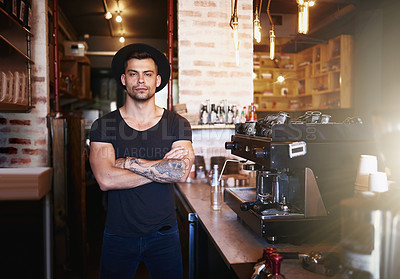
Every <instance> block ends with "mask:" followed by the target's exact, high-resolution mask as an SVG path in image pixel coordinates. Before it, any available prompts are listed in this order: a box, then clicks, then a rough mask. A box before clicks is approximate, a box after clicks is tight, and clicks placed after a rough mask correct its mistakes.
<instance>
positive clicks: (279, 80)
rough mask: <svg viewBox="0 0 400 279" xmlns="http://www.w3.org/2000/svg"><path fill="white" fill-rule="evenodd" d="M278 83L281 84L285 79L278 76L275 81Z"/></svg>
mask: <svg viewBox="0 0 400 279" xmlns="http://www.w3.org/2000/svg"><path fill="white" fill-rule="evenodd" d="M276 80H277V81H278V82H280V83H282V82H284V81H285V77H284V76H282V75H279V76H278V78H277V79H276Z"/></svg>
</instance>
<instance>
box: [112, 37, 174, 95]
mask: <svg viewBox="0 0 400 279" xmlns="http://www.w3.org/2000/svg"><path fill="white" fill-rule="evenodd" d="M136 51H140V52H147V53H148V54H150V56H151V57H152V58H153V60H154V62H156V64H157V68H158V74H159V75H160V76H161V84H160V86H158V87H157V88H156V92H158V91H160V90H161V89H163V88H164V87H165V85H167V83H168V80H169V77H170V75H171V68H170V66H169V61H168V59H167V57H165V55H164V54H163V53H162V52H161V51H159V50H158V49H156V48H154V47H152V46H149V45H146V44H130V45H127V46H124V47H123V48H121V49H120V50H119V51H118V52H117V53H116V54H115V55H114V58H113V60H112V63H111V69H112V74H113V76H114V78H115V79H116V80H117V83H119V84H120V85H121V86H122V87H124V86H123V85H122V83H121V75H122V74H124V73H125V68H124V64H125V61H126V60H127V59H128V57H129V56H130V55H131V54H132V53H133V52H136Z"/></svg>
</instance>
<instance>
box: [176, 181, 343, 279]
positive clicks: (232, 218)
mask: <svg viewBox="0 0 400 279" xmlns="http://www.w3.org/2000/svg"><path fill="white" fill-rule="evenodd" d="M209 187H210V186H209V185H207V184H195V183H192V184H191V183H178V184H177V186H176V188H177V190H178V191H180V193H181V194H182V196H183V198H185V199H186V203H187V204H188V205H189V206H190V207H191V209H192V210H193V211H194V212H195V213H197V215H198V218H199V221H200V223H201V225H202V227H203V228H204V229H205V231H206V232H207V234H208V235H209V237H210V239H211V241H212V242H213V243H214V245H215V246H216V248H217V250H218V251H219V253H220V255H221V257H222V258H223V260H224V261H225V263H226V264H227V265H228V266H229V267H230V268H232V269H233V270H234V271H235V273H236V275H237V276H238V278H250V277H251V274H252V273H253V266H254V264H255V263H256V262H257V261H258V259H260V258H261V256H262V252H263V248H264V247H275V248H276V249H277V250H278V251H281V252H284V251H285V252H300V253H309V252H312V251H324V252H332V251H338V250H339V246H340V243H336V244H332V243H314V244H307V245H305V244H303V245H301V246H297V245H291V244H283V243H282V244H275V245H272V244H269V243H268V242H267V241H266V240H265V239H263V238H260V237H259V236H257V235H256V234H255V232H253V231H252V230H251V229H250V228H249V227H247V226H246V225H245V224H244V223H242V222H241V221H240V220H239V219H238V218H237V215H236V213H235V212H233V211H232V210H231V209H230V208H229V207H228V206H227V205H226V204H223V206H222V210H221V211H212V210H211V208H210V200H209V192H210V188H209ZM281 272H282V274H284V275H285V277H286V278H287V279H290V278H296V279H302V278H304V279H305V278H307V279H308V278H316V279H318V278H327V277H326V276H323V275H319V274H316V273H312V272H310V271H308V270H305V269H303V268H302V266H301V263H300V261H299V260H287V259H285V260H284V262H283V265H282V268H281Z"/></svg>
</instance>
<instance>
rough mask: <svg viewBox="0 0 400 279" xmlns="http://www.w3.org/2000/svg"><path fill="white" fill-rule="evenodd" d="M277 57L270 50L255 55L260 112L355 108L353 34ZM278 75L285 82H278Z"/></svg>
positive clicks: (256, 92)
mask: <svg viewBox="0 0 400 279" xmlns="http://www.w3.org/2000/svg"><path fill="white" fill-rule="evenodd" d="M282 57H285V59H282ZM277 60H278V62H276V61H271V60H269V56H268V54H267V53H255V54H254V73H255V75H256V78H255V79H254V82H253V86H254V103H255V104H257V106H258V108H257V111H281V110H284V111H301V110H321V109H344V108H351V106H352V91H353V90H352V77H353V73H352V69H353V39H352V36H350V35H340V36H338V37H336V38H333V39H331V40H329V41H328V43H327V44H319V45H315V46H313V47H310V48H307V49H304V50H302V51H300V52H298V53H290V54H282V53H281V54H280V55H278V56H277ZM278 75H283V76H284V77H285V81H284V82H282V83H279V82H277V77H278ZM266 77H267V78H266ZM282 95H285V96H282Z"/></svg>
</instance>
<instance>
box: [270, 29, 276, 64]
mask: <svg viewBox="0 0 400 279" xmlns="http://www.w3.org/2000/svg"><path fill="white" fill-rule="evenodd" d="M274 58H275V31H274V30H272V29H271V30H270V31H269V59H271V60H274Z"/></svg>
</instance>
